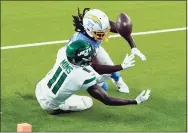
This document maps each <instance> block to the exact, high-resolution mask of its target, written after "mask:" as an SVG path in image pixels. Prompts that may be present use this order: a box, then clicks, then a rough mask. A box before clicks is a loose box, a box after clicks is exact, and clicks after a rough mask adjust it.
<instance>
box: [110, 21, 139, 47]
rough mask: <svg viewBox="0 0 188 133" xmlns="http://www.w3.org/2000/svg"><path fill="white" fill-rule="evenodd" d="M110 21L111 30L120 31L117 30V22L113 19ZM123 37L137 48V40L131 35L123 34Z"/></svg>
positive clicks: (113, 31) (131, 45)
mask: <svg viewBox="0 0 188 133" xmlns="http://www.w3.org/2000/svg"><path fill="white" fill-rule="evenodd" d="M109 22H110V27H111V29H110V32H112V33H118V32H117V30H116V23H115V22H113V21H109ZM122 37H123V38H124V39H125V40H126V41H127V42H128V43H129V46H130V47H131V48H136V44H135V41H134V39H133V37H132V36H131V35H130V36H122Z"/></svg>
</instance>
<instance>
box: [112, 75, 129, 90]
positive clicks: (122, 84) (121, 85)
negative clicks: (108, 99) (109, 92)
mask: <svg viewBox="0 0 188 133" xmlns="http://www.w3.org/2000/svg"><path fill="white" fill-rule="evenodd" d="M114 84H116V86H117V87H118V91H119V92H122V93H129V87H128V86H127V85H126V84H125V82H124V81H123V80H122V78H121V77H120V79H119V81H118V82H114Z"/></svg>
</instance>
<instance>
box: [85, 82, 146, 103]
mask: <svg viewBox="0 0 188 133" xmlns="http://www.w3.org/2000/svg"><path fill="white" fill-rule="evenodd" d="M87 91H88V93H89V94H90V95H91V96H92V97H93V98H95V99H97V100H99V101H101V102H102V103H104V104H105V105H109V106H122V105H132V104H139V103H141V102H143V101H145V100H147V99H148V98H149V96H150V95H149V94H150V90H147V91H146V93H145V91H142V93H141V94H140V95H139V96H137V98H136V99H121V98H115V97H111V96H108V94H107V93H106V92H105V91H104V90H103V89H102V88H101V87H99V86H98V85H97V84H95V85H93V86H91V87H89V88H88V89H87Z"/></svg>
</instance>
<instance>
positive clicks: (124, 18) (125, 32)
mask: <svg viewBox="0 0 188 133" xmlns="http://www.w3.org/2000/svg"><path fill="white" fill-rule="evenodd" d="M116 30H117V31H118V33H119V34H120V35H121V36H124V37H127V36H129V35H130V34H131V32H132V22H131V19H130V18H129V16H128V15H127V14H125V13H121V14H120V15H119V16H118V18H117V21H116Z"/></svg>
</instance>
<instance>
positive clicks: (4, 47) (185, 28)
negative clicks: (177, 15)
mask: <svg viewBox="0 0 188 133" xmlns="http://www.w3.org/2000/svg"><path fill="white" fill-rule="evenodd" d="M187 28H188V27H183V28H174V29H164V30H155V31H145V32H136V33H132V35H133V36H137V35H147V34H157V33H164V32H175V31H183V30H187ZM117 37H120V35H119V34H116V35H110V36H109V38H117ZM66 42H68V40H60V41H51V42H40V43H30V44H19V45H13V46H3V47H1V50H4V49H15V48H24V47H36V46H42V45H51V44H60V43H66Z"/></svg>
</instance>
